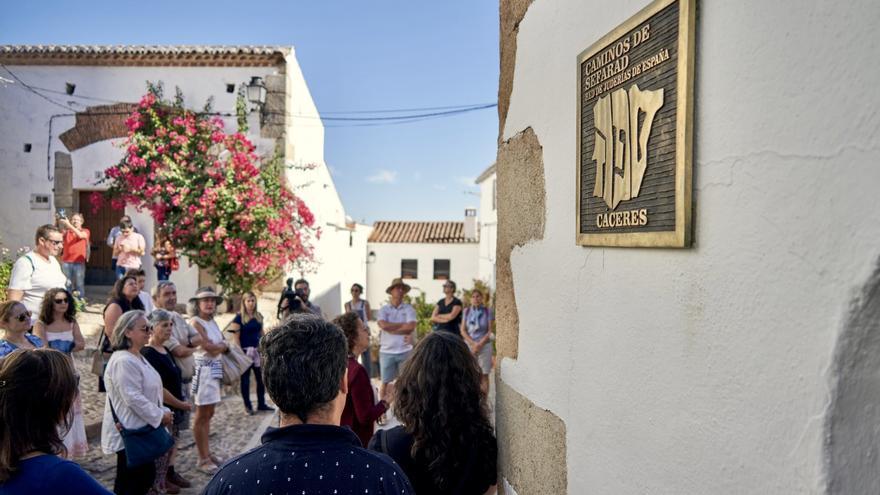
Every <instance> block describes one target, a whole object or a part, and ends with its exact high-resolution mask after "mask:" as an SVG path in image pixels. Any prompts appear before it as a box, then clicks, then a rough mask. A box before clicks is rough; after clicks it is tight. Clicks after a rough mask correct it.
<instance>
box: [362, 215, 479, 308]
mask: <svg viewBox="0 0 880 495" xmlns="http://www.w3.org/2000/svg"><path fill="white" fill-rule="evenodd" d="M474 213H475V212H474ZM467 222H474V225H473V226H472V228H470V229H468V228H466V223H467ZM475 223H476V216H469V217H466V221H465V222H376V223H375V224H374V225H373V230H372V233H371V234H370V237H369V239H368V243H367V284H366V287H365V289H366V296H367V300H368V301H370V304H371V305H372V309H374V310H378V309H379V308H380V307H381V306H382V304H384V303H385V302H386V301H387V300H388V298H389V296H388V295H387V294H386V293H385V289H386V288H388V284H389V283H391V280H392V279H394V278H398V277H400V278H403V279H404V282H406V283H407V284H409V285H410V286H411V287H412V288H413V291H412V292H411V293H410V295H411V296H418V295H419V294H420V293H424V294H425V297H426V300H427V301H428V302H430V303H432V304H433V303H435V302H437V301H439V300H440V299H441V298H442V297H443V283H444V282H445V281H446V280H453V281H454V282H455V283H456V284H457V285H458V288H459V290H460V289H462V288H469V287H470V286H471V285H472V284H473V280H474V279H475V278H478V277H479V269H478V261H477V253H478V249H479V243H478V241H477V238H476V235H475V234H474V235H472V236H471V235H466V230H467V231H469V232H474V231H475V230H476V229H475V227H476V225H475Z"/></svg>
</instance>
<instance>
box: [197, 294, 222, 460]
mask: <svg viewBox="0 0 880 495" xmlns="http://www.w3.org/2000/svg"><path fill="white" fill-rule="evenodd" d="M222 301H223V298H222V297H220V296H218V295H217V293H216V292H214V288H213V287H200V288H199V290H197V291H196V295H195V297H193V298H192V299H190V300H189V302H190V303H192V304H193V305H194V306H195V307H194V312H195V316H194V317H193V318H192V320H190V324H191V325H192V326H193V328H195V329H196V331H197V332H199V335H200V336H201V338H202V343H201V345H200V346H199V350H197V351H196V352H195V353H194V354H193V356H194V357H195V358H196V371H195V376H193V380H192V396H193V402H194V403H195V405H196V414H195V419H194V421H193V437H194V438H195V441H196V449H197V450H198V451H199V461H198V465H197V466H196V469H198V470H199V471H202V472H204V473H209V474H210V473H213V472H214V471H216V470H217V467H218V466H219V465H220V464H222V462H223V461H222V459H220V458H219V457H217V456H215V455H213V454H211V446H210V444H209V436H210V434H211V418H212V417H213V416H214V406H215V405H217V403H218V402H220V390H221V387H220V386H221V380H222V379H223V363H222V362H221V361H220V354H222V353H224V352H226V351H227V350H229V346H228V345H227V344H226V342H225V341H224V339H223V333H222V332H221V331H220V327H219V326H218V325H217V322H216V321H214V313H215V312H216V311H217V305H218V304H220V303H221V302H222Z"/></svg>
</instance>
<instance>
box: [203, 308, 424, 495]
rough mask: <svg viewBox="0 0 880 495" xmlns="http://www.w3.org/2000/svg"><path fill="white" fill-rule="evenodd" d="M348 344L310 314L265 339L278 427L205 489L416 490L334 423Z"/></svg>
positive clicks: (263, 346) (268, 379)
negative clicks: (278, 419)
mask: <svg viewBox="0 0 880 495" xmlns="http://www.w3.org/2000/svg"><path fill="white" fill-rule="evenodd" d="M347 345H348V344H347V343H346V340H345V336H344V335H343V333H342V331H341V330H339V329H338V328H337V327H336V326H335V325H333V324H332V323H328V322H326V321H324V320H323V319H321V318H320V317H317V316H314V315H310V314H295V315H293V316H292V317H291V318H290V319H288V320H287V321H285V322H284V323H283V324H281V326H279V327H277V328H275V329H274V330H272V331H270V332H268V333H267V334H266V336H265V337H263V339H262V341H261V343H260V353H261V354H262V357H263V376H264V378H265V383H266V390H267V391H268V392H269V396H270V397H272V400H273V401H274V402H275V404H276V405H277V406H278V410H279V413H280V417H281V424H280V427H279V428H269V429H268V430H267V431H266V433H264V434H263V438H262V445H261V446H259V447H257V448H255V449H253V450H251V451H250V452H247V453H244V454H242V455H240V456H238V457H235V458H233V459H231V460H230V461H228V462H227V463H226V464H225V465H224V466H223V467H222V468H220V470H219V471H217V473H216V474H215V475H214V477H213V478H212V479H211V481H210V482H209V483H208V486H207V487H206V488H205V491H204V493H205V494H208V495H214V494H221V493H223V494H226V493H248V494H252V493H253V494H257V493H266V494H268V493H278V494H281V493H291V494H297V495H299V494H306V495H308V494H317V493H325V494H340V495H341V494H344V493H345V494H347V493H357V494H380V495H381V494H412V493H413V490H412V487H411V486H410V483H409V480H408V479H407V478H406V475H405V474H403V471H402V470H401V469H400V467H398V466H397V464H395V463H394V461H392V460H391V458H390V457H388V456H386V455H384V454H380V453H377V452H373V451H369V450H366V449H364V448H362V447H361V446H360V445H361V444H360V440H358V437H357V436H356V435H355V434H354V433H353V432H352V431H351V430H349V429H347V428H343V427H341V426H339V418H340V417H341V416H342V410H343V408H344V407H345V396H346V394H347V393H348V381H347V379H346V369H347V360H346V357H347V354H348V349H347Z"/></svg>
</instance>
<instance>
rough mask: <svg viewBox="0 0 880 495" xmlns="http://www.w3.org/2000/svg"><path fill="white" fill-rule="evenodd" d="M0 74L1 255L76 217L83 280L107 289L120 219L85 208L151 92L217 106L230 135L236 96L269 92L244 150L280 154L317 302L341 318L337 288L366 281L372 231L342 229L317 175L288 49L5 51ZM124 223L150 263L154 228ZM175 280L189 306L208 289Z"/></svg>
mask: <svg viewBox="0 0 880 495" xmlns="http://www.w3.org/2000/svg"><path fill="white" fill-rule="evenodd" d="M0 64H2V67H0V76H2V78H3V79H4V81H2V82H0V115H2V116H3V118H2V119H0V170H2V172H3V176H4V181H3V182H2V185H0V236H2V241H3V243H4V244H5V245H6V246H7V247H10V248H11V249H13V250H14V249H16V248H18V247H20V246H29V245H31V244H32V243H33V233H34V230H35V229H36V227H37V226H38V225H41V224H44V223H49V222H51V221H52V220H53V215H54V213H55V212H56V211H57V210H58V209H60V208H64V209H66V210H68V211H81V212H82V213H83V214H84V215H85V218H86V227H89V228H90V229H91V230H92V238H93V240H92V260H91V261H90V263H89V266H88V270H87V272H88V273H90V274H91V275H90V276H89V278H92V279H93V280H92V281H93V282H99V283H106V279H105V280H101V279H100V278H101V277H100V275H101V274H102V273H106V270H107V269H108V268H109V263H110V250H109V248H108V247H107V246H106V244H105V243H104V239H105V238H106V235H107V232H108V231H109V229H110V227H112V225H114V224H115V223H116V222H117V221H118V220H119V217H120V216H121V212H114V211H112V210H109V208H107V209H105V210H102V211H99V212H97V213H92V211H91V210H92V209H91V206H90V205H89V204H88V196H89V195H90V194H91V193H92V192H93V191H95V190H100V189H101V187H102V186H101V185H99V184H98V183H97V182H98V180H99V179H100V178H101V177H102V171H103V170H104V169H105V168H107V167H108V166H109V165H111V164H113V163H115V162H117V161H118V160H119V159H120V158H121V157H122V155H123V150H122V149H120V148H119V147H118V146H117V143H118V142H119V141H120V139H121V138H123V137H124V136H125V134H126V129H125V126H124V124H123V121H124V119H125V118H126V116H127V113H128V111H129V109H130V105H131V104H132V103H136V102H137V101H138V100H139V99H140V97H141V96H142V95H143V94H144V93H145V92H146V84H145V83H146V81H151V82H162V83H163V85H164V87H165V91H166V96H172V95H173V94H174V90H175V88H180V90H181V91H182V93H183V96H184V99H185V103H186V105H187V106H189V107H191V108H201V107H202V105H203V104H204V103H205V102H206V101H207V100H208V99H209V98H210V99H213V108H214V110H215V111H216V112H218V113H221V114H225V115H226V116H225V117H223V118H224V120H225V123H226V127H227V129H234V128H235V127H236V122H235V102H236V97H237V91H238V89H239V87H241V86H242V85H247V84H249V83H253V82H254V81H256V82H258V83H259V82H262V84H263V85H264V86H265V88H266V91H265V93H264V94H265V97H264V101H263V102H262V103H254V104H252V105H251V113H250V114H249V125H250V130H249V131H248V133H247V135H248V138H249V139H251V140H252V141H253V142H254V144H255V145H256V146H257V151H258V152H259V153H260V154H263V155H270V154H271V153H272V152H273V151H274V150H275V149H276V148H277V149H281V150H283V152H284V157H285V161H286V162H287V163H288V164H289V165H291V166H290V167H289V168H288V169H287V172H286V174H287V177H288V179H289V182H290V183H291V184H293V185H294V187H295V192H296V193H297V194H298V195H299V196H300V197H302V198H303V199H304V200H305V201H306V203H307V204H308V205H309V207H310V208H311V209H312V211H313V212H314V214H315V219H316V224H317V226H320V227H321V229H322V231H323V235H322V237H321V239H320V240H318V241H316V246H315V247H316V249H315V252H316V258H317V261H318V262H319V263H320V264H319V265H318V266H317V272H315V273H310V274H305V275H306V277H307V278H308V279H309V280H310V282H311V285H312V293H313V298H315V299H316V300H317V301H318V302H319V304H321V305H322V306H323V308H324V310H325V312H327V313H328V314H329V315H333V314H336V313H338V312H340V311H341V309H342V303H341V300H342V299H341V295H340V294H341V291H340V289H339V287H338V285H339V283H340V282H339V281H340V280H342V281H344V282H345V283H347V281H348V280H349V279H351V280H363V279H364V278H365V266H366V260H365V254H364V253H366V238H367V235H368V233H369V228H365V227H363V226H360V227H359V226H356V225H355V224H353V223H352V222H350V221H347V217H346V213H345V209H344V207H343V206H342V202H341V201H340V199H339V195H338V194H337V192H336V188H335V186H334V184H333V180H332V179H331V177H330V174H329V171H328V169H327V165H326V164H325V163H324V128H323V125H322V124H321V120H320V116H319V114H318V111H317V109H316V107H315V104H314V102H313V101H312V98H311V95H310V93H309V89H308V86H307V84H306V81H305V78H304V76H303V74H302V71H301V70H300V67H299V65H298V63H297V60H296V55H295V51H294V49H293V47H289V46H288V47H285V46H258V47H255V46H0ZM255 78H257V79H255ZM304 166H309V167H310V168H307V169H304V168H303V167H304ZM127 213H130V214H131V215H132V218H133V221H134V224H135V226H136V227H137V228H138V229H139V230H140V232H141V233H142V234H144V237H145V238H146V240H147V244H148V251H149V248H150V247H151V246H152V242H153V231H154V229H153V222H152V219H151V218H150V217H149V216H147V215H146V214H141V213H138V212H136V211H128V212H127ZM152 265H153V261H152V259H151V257H150V256H149V255H147V256H145V257H144V266H145V268H147V270H146V271H147V273H148V277H149V280H148V283H153V282H154V281H155V270H153V269H151V268H152ZM300 275H301V274H299V273H290V274H289V276H294V277H298V276H300ZM172 280H174V281H175V282H177V283H178V285H179V286H180V292H181V295H182V297H185V296H186V295H187V294H191V293H192V292H193V291H194V290H195V289H196V287H197V286H198V285H199V284H201V283H206V282H210V277H208V276H207V274H206V273H199V270H198V269H197V268H195V267H189V265H188V263H187V262H186V261H185V260H184V261H183V262H182V263H181V269H180V270H179V271H177V272H174V273H173V275H172ZM275 289H280V286H279V287H277V288H275ZM345 293H346V294H347V288H346V289H345Z"/></svg>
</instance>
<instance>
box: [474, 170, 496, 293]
mask: <svg viewBox="0 0 880 495" xmlns="http://www.w3.org/2000/svg"><path fill="white" fill-rule="evenodd" d="M475 183H476V184H477V185H478V186H479V187H480V222H479V223H480V252H479V257H480V259H479V262H478V263H479V268H478V270H477V272H478V277H479V279H480V280H482V281H484V282H486V284H487V285H488V286H489V288H490V289H492V291H493V292H494V291H495V252H496V250H497V246H496V242H497V240H498V201H497V199H498V196H497V194H496V191H497V186H498V181H497V177H496V175H495V164H494V163H493V164H492V165H491V166H490V167H489V168H487V169H486V170H484V171H483V173H481V174H480V175H479V176H478V177H477V180H476V181H475Z"/></svg>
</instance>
